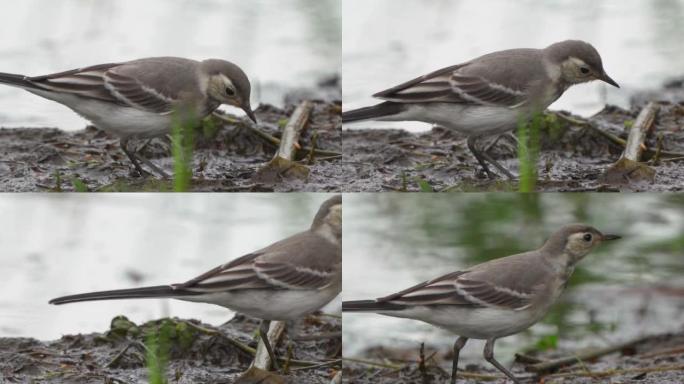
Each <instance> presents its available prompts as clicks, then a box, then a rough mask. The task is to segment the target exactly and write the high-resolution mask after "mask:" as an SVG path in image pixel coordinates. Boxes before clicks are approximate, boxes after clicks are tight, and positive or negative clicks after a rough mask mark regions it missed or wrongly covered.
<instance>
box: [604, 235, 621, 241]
mask: <svg viewBox="0 0 684 384" xmlns="http://www.w3.org/2000/svg"><path fill="white" fill-rule="evenodd" d="M617 239H622V236H618V235H610V234H605V235H603V240H617Z"/></svg>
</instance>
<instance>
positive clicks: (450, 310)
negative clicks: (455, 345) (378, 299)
mask: <svg viewBox="0 0 684 384" xmlns="http://www.w3.org/2000/svg"><path fill="white" fill-rule="evenodd" d="M378 313H381V314H383V315H387V316H393V317H404V318H409V319H416V320H421V321H424V322H426V323H429V324H432V325H435V326H437V327H440V328H444V329H446V330H448V331H450V332H453V333H454V334H456V335H459V336H464V337H468V338H471V339H489V338H498V337H504V336H508V335H512V334H514V333H518V332H520V331H523V330H525V329H527V328H529V327H530V326H532V325H533V324H534V323H536V322H537V321H539V320H540V319H541V318H542V317H543V316H544V314H545V313H546V309H544V310H541V308H540V310H529V309H525V310H519V311H516V310H511V309H501V308H491V307H485V308H476V309H472V308H464V307H459V306H455V305H444V306H431V307H427V306H416V307H412V308H408V309H405V310H401V311H387V312H378Z"/></svg>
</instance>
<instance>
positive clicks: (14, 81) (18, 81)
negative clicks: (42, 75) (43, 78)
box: [0, 72, 37, 88]
mask: <svg viewBox="0 0 684 384" xmlns="http://www.w3.org/2000/svg"><path fill="white" fill-rule="evenodd" d="M0 84H7V85H13V86H15V87H22V88H37V87H36V85H35V84H34V83H33V82H32V81H31V80H28V79H27V78H26V76H24V75H16V74H13V73H3V72H0Z"/></svg>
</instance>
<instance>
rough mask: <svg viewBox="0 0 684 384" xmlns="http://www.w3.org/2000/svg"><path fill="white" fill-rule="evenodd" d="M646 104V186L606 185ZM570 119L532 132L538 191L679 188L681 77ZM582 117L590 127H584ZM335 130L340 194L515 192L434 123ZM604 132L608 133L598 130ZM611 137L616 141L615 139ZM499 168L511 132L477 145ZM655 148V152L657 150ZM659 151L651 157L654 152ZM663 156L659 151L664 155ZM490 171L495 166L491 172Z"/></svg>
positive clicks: (683, 154)
mask: <svg viewBox="0 0 684 384" xmlns="http://www.w3.org/2000/svg"><path fill="white" fill-rule="evenodd" d="M649 101H657V104H658V106H659V107H660V110H659V113H658V115H657V118H656V120H655V125H654V127H653V129H652V130H651V132H650V134H649V135H648V136H647V140H646V142H645V143H644V144H645V145H646V147H647V148H648V149H649V151H647V152H646V153H645V155H644V157H643V158H642V161H643V162H644V163H645V164H646V165H648V166H649V167H651V168H653V169H654V170H655V178H654V180H653V181H652V182H648V183H643V182H639V183H626V184H617V185H616V184H613V183H607V182H605V181H604V179H603V178H602V175H603V173H604V172H605V171H606V169H608V168H609V167H610V166H611V165H612V164H613V163H615V162H616V161H617V160H618V159H619V158H620V155H621V153H622V151H623V150H624V143H623V144H620V140H626V139H627V136H628V133H629V128H630V127H631V125H632V124H634V121H635V119H636V117H637V115H638V114H639V112H640V111H641V109H642V108H643V107H644V106H645V105H646V104H647V102H649ZM573 120H578V121H581V122H583V124H575V123H572V122H569V121H567V119H562V118H561V117H559V116H558V115H556V114H552V113H548V114H546V115H545V117H544V119H543V120H542V125H541V127H540V128H541V129H540V135H541V137H540V154H539V160H538V162H537V167H536V169H537V172H538V178H537V184H536V190H538V191H621V190H628V191H680V190H683V189H684V81H672V82H670V83H668V84H666V85H665V87H664V88H663V89H660V90H657V91H649V92H642V93H639V94H636V95H635V96H634V97H633V98H632V107H631V108H630V109H629V110H625V109H622V108H619V107H615V106H607V107H606V108H605V109H604V110H603V111H601V112H599V113H598V114H596V115H595V116H592V117H591V118H589V119H587V120H582V119H580V118H578V117H574V119H573ZM587 122H589V123H590V124H591V126H587V125H586V123H587ZM356 127H359V128H360V129H356V128H351V129H345V130H344V131H343V147H344V151H345V153H344V156H345V169H346V171H347V172H348V173H349V174H354V175H355V176H354V177H351V178H350V182H349V183H347V184H346V185H345V187H344V191H349V192H352V191H368V192H374V191H424V192H427V191H456V192H460V191H466V192H467V191H517V190H518V189H519V185H518V182H517V181H509V180H508V179H506V178H505V177H502V178H500V179H496V180H490V179H489V178H487V176H486V175H485V174H484V172H483V171H482V169H481V167H480V166H479V165H478V163H477V161H476V160H475V158H474V157H473V156H472V154H471V153H470V152H469V151H468V149H467V147H466V138H465V136H463V135H460V134H459V133H457V132H452V131H449V130H446V129H444V128H441V127H434V128H433V129H432V130H430V131H427V132H423V133H417V134H414V133H409V132H407V131H404V130H398V129H363V128H362V124H358V125H356ZM602 133H607V134H608V135H605V134H602ZM616 139H617V140H616ZM488 145H491V146H490V147H489V150H488V153H489V154H490V155H491V156H492V157H493V158H494V159H496V160H497V161H499V162H500V163H501V164H502V165H503V166H504V167H506V168H507V169H508V170H510V171H511V172H513V173H514V174H516V175H517V174H519V161H518V158H517V156H518V155H517V147H518V142H517V140H516V138H515V137H514V135H513V134H512V133H511V134H507V135H503V136H500V137H493V138H491V139H490V140H489V143H486V144H485V147H487V146H488ZM658 148H659V150H658ZM658 151H660V153H659V154H658V155H656V154H655V152H658ZM665 154H667V155H665ZM493 170H494V171H496V170H495V169H493Z"/></svg>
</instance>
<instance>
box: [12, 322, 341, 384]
mask: <svg viewBox="0 0 684 384" xmlns="http://www.w3.org/2000/svg"><path fill="white" fill-rule="evenodd" d="M162 322H164V323H165V324H166V327H167V329H170V332H169V333H168V335H169V337H168V343H167V344H166V345H167V348H166V349H167V350H168V363H167V365H166V370H165V374H166V377H167V378H168V382H169V383H187V384H191V383H192V384H196V383H226V384H228V383H243V384H247V383H256V382H255V381H249V380H245V379H240V380H239V381H238V378H239V377H240V376H241V375H242V373H243V372H244V371H245V370H247V368H249V365H250V363H251V362H252V358H253V356H252V355H251V354H250V353H247V352H245V351H242V350H241V349H240V348H238V347H236V346H235V344H234V343H232V342H231V341H230V340H235V341H238V342H240V343H242V344H244V345H247V346H249V347H251V348H256V344H257V343H256V338H255V337H254V334H255V330H256V329H257V327H258V322H257V320H255V319H251V318H247V317H244V316H239V315H238V316H236V317H235V318H234V319H232V320H231V321H229V322H228V323H226V324H224V325H222V326H220V327H218V328H215V327H212V326H210V325H206V324H200V323H199V322H198V321H195V320H178V319H164V320H160V321H153V322H149V323H145V324H142V325H139V326H136V325H135V324H133V323H131V322H130V321H128V320H127V319H126V318H124V317H118V318H115V319H114V320H112V326H111V329H110V330H109V331H107V332H105V333H94V334H88V335H68V336H63V337H62V338H61V339H59V340H56V341H49V342H44V341H38V340H35V339H28V338H0V383H3V384H5V383H68V384H86V383H88V384H90V383H130V384H133V383H146V382H148V365H147V363H146V358H145V356H146V354H147V352H146V351H147V348H150V346H151V345H152V344H150V334H160V333H158V332H159V329H160V324H161V323H162ZM196 326H197V327H196ZM341 327H342V325H341V320H339V319H335V318H331V317H327V316H318V317H315V316H310V317H308V318H306V319H305V320H302V321H301V322H300V323H298V325H297V333H298V335H299V336H307V335H317V334H323V333H329V332H340V331H341ZM288 329H289V328H288ZM157 337H159V336H157ZM288 345H292V347H293V350H292V359H294V360H302V361H308V362H315V363H320V362H325V361H329V360H338V359H339V358H340V353H341V348H342V339H341V337H339V338H325V339H320V340H316V341H296V342H291V341H290V339H289V335H288V334H287V331H286V333H285V337H284V338H283V342H281V344H279V346H278V347H277V348H276V351H277V352H276V354H277V355H278V356H281V357H285V356H287V353H288V352H287V350H288ZM290 368H292V370H291V371H290V373H288V374H285V375H278V376H276V375H271V376H270V379H269V380H267V381H259V382H261V383H264V384H266V383H293V384H300V383H312V384H318V383H321V384H322V383H325V384H329V383H330V380H331V379H332V377H333V376H334V374H335V373H336V370H337V369H339V363H336V364H331V365H328V366H324V367H317V368H309V369H303V370H294V368H296V367H295V365H294V364H292V365H291V366H290Z"/></svg>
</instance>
